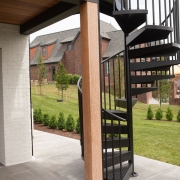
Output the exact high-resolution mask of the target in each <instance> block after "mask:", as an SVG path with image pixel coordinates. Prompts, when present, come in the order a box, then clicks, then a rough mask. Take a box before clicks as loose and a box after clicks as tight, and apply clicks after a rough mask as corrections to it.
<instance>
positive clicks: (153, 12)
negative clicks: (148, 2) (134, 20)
mask: <svg viewBox="0 0 180 180" xmlns="http://www.w3.org/2000/svg"><path fill="white" fill-rule="evenodd" d="M154 8H155V7H154V0H152V14H153V25H155V11H154Z"/></svg>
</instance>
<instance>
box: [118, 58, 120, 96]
mask: <svg viewBox="0 0 180 180" xmlns="http://www.w3.org/2000/svg"><path fill="white" fill-rule="evenodd" d="M120 66H121V60H120V55H118V70H119V98H121V72H120Z"/></svg>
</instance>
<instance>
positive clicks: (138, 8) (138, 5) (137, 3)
mask: <svg viewBox="0 0 180 180" xmlns="http://www.w3.org/2000/svg"><path fill="white" fill-rule="evenodd" d="M137 9H139V0H137Z"/></svg>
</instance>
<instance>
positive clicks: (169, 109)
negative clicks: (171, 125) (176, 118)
mask: <svg viewBox="0 0 180 180" xmlns="http://www.w3.org/2000/svg"><path fill="white" fill-rule="evenodd" d="M166 119H167V120H168V121H172V119H173V112H172V109H171V108H170V107H168V108H167V111H166Z"/></svg>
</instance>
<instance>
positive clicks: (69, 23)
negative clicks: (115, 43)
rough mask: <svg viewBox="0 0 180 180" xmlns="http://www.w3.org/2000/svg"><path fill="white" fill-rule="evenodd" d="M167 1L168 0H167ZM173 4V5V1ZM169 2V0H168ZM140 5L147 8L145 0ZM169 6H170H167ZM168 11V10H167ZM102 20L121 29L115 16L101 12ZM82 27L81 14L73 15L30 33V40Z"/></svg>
mask: <svg viewBox="0 0 180 180" xmlns="http://www.w3.org/2000/svg"><path fill="white" fill-rule="evenodd" d="M166 1H167V0H166ZM170 1H171V5H172V1H173V0H170ZM137 2H138V1H137V0H132V1H131V3H132V5H131V7H132V9H137ZM152 2H153V1H152V0H149V1H147V7H148V24H149V25H150V24H152ZM168 2H169V0H168ZM139 6H140V9H145V1H144V0H139ZM159 7H160V5H159V1H158V0H154V9H155V17H159ZM161 7H164V1H163V0H162V1H161ZM167 7H168V6H167ZM167 12H168V11H167ZM161 14H162V20H163V19H164V8H161ZM100 20H102V21H105V22H107V23H109V24H112V25H113V26H114V27H115V28H116V29H117V30H120V27H119V25H118V24H117V22H116V20H115V19H114V18H113V17H110V16H107V15H105V14H102V13H100ZM158 21H159V18H155V23H156V24H159V22H158ZM78 27H80V15H79V14H77V15H73V16H70V17H68V18H66V19H64V20H61V21H59V22H57V23H55V24H52V25H51V26H48V27H46V28H44V29H41V30H40V31H37V32H35V33H33V34H31V35H30V42H32V41H33V40H34V39H35V37H36V36H40V35H44V34H50V33H54V32H59V31H64V30H69V29H74V28H78Z"/></svg>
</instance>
